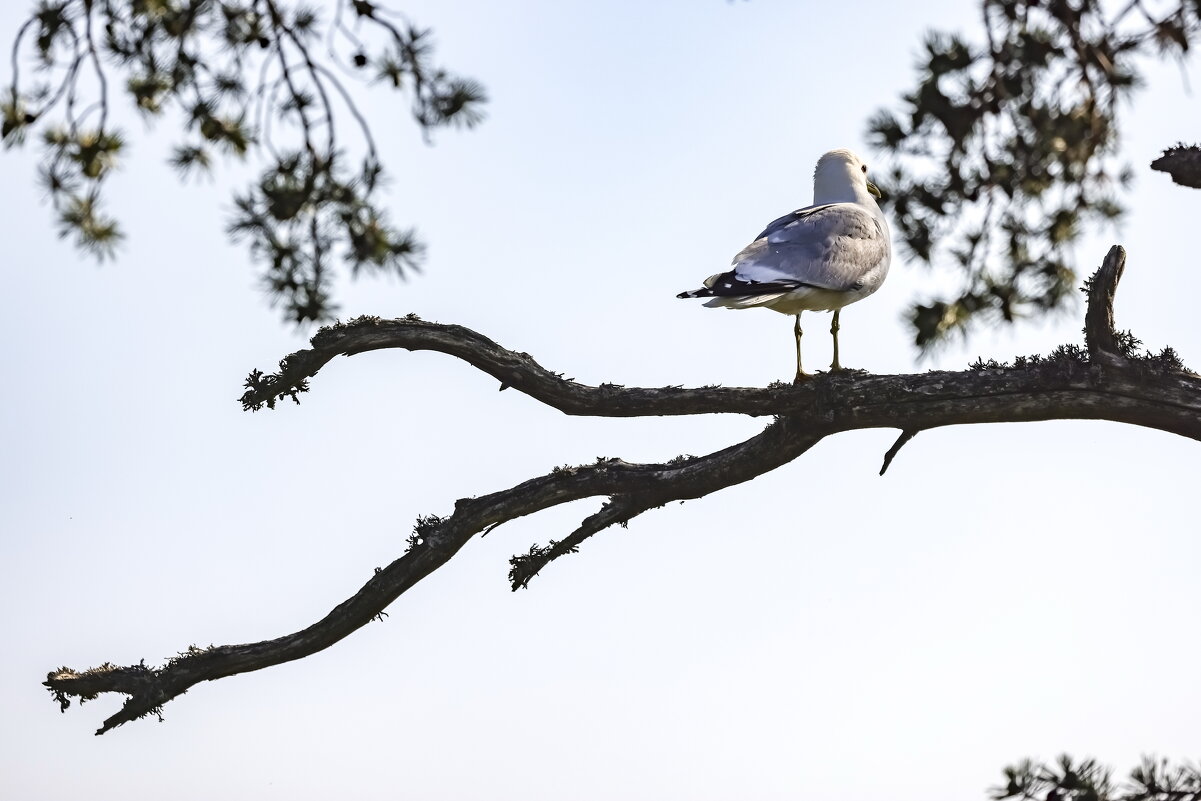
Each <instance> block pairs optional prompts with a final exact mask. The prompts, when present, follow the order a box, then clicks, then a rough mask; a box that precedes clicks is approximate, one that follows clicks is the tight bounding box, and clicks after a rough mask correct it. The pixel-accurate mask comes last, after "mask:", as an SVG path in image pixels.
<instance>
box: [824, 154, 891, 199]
mask: <svg viewBox="0 0 1201 801" xmlns="http://www.w3.org/2000/svg"><path fill="white" fill-rule="evenodd" d="M868 195H874V196H875V197H880V190H879V189H877V188H876V185H875V184H873V183H872V182H871V181H869V180H867V165H866V164H864V163H863V160H862V159H860V158H859V157H858V156H856V155H855V154H854V153H852V152H851V151H849V150H845V149H840V150H831V151H830V152H829V153H826V154H825V155H823V156H822V157H821V158H820V159H818V160H817V169H816V170H814V171H813V202H814V203H815V204H818V203H855V202H860V203H862V202H863V200H864V198H865V197H866V196H868Z"/></svg>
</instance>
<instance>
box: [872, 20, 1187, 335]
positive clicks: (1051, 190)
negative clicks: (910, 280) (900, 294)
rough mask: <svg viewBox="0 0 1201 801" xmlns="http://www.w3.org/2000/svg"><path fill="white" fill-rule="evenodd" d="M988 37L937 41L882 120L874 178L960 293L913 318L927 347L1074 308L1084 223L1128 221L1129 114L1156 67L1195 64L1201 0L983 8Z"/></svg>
mask: <svg viewBox="0 0 1201 801" xmlns="http://www.w3.org/2000/svg"><path fill="white" fill-rule="evenodd" d="M981 10H982V14H983V28H984V30H983V38H984V41H983V43H977V42H971V41H968V40H967V39H965V38H963V37H961V36H958V35H951V34H946V33H939V32H934V33H931V34H930V35H929V36H928V38H927V40H926V42H925V46H924V51H923V52H922V54H921V56H920V61H919V65H918V72H919V75H918V85H917V87H916V88H915V89H914V90H913V91H911V92H909V93H908V94H906V95H905V96H904V97H903V100H902V107H901V110H899V111H896V112H893V111H880V112H877V114H876V115H875V116H874V117H873V118H872V120H871V122H870V124H869V135H870V138H871V141H872V143H873V144H874V145H875V146H876V147H878V148H879V149H881V150H882V151H884V152H885V153H887V154H888V155H889V156H890V157H891V158H892V160H893V169H892V171H891V176H890V177H889V178H884V179H883V180H877V183H878V184H879V185H880V187H881V189H883V190H884V192H885V200H886V201H887V203H886V205H888V206H891V209H892V212H893V217H894V219H895V220H896V224H897V228H898V234H899V239H900V241H901V242H902V244H903V246H904V250H906V251H907V252H908V253H909V254H910V255H911V256H912V257H914V258H917V259H918V260H920V261H923V262H926V263H927V264H931V263H944V262H949V263H950V264H953V265H954V266H955V268H956V269H957V270H958V271H959V272H960V273H961V274H962V277H963V281H962V283H961V287H960V289H959V291H958V293H957V294H954V295H953V296H950V297H942V298H935V299H933V300H930V301H928V302H926V303H919V304H915V305H914V307H913V308H912V309H911V310H910V317H911V320H912V322H913V325H914V334H915V341H916V343H917V344H918V346H919V347H922V348H929V347H930V346H932V345H934V344H936V343H938V342H940V341H943V340H945V338H946V337H947V336H948V335H951V334H955V333H960V334H961V333H964V332H966V330H967V329H968V327H969V324H972V323H976V322H979V321H980V320H981V319H984V320H991V321H996V320H1004V321H1007V322H1011V321H1013V320H1014V319H1016V318H1018V317H1022V316H1029V315H1036V314H1042V313H1045V312H1048V311H1050V310H1052V309H1056V308H1059V307H1061V306H1062V305H1063V304H1064V302H1065V300H1066V299H1067V298H1068V297H1069V296H1070V291H1071V289H1072V287H1073V286H1074V284H1075V281H1076V275H1075V271H1074V269H1073V266H1072V259H1071V247H1072V245H1073V243H1074V242H1076V240H1077V239H1078V238H1079V237H1080V235H1081V233H1082V232H1083V231H1084V230H1085V228H1086V227H1087V226H1089V225H1092V224H1097V223H1100V222H1105V221H1115V220H1117V219H1118V218H1120V216H1121V215H1122V213H1123V209H1122V207H1121V205H1120V204H1119V202H1118V200H1117V198H1116V192H1117V190H1118V189H1120V188H1122V187H1123V186H1125V185H1126V184H1127V182H1128V181H1129V180H1130V178H1131V172H1130V170H1129V169H1128V168H1127V167H1124V166H1122V165H1121V164H1119V163H1118V159H1117V148H1118V131H1119V126H1118V121H1119V120H1118V117H1119V111H1120V110H1121V109H1122V108H1123V103H1125V102H1126V101H1128V100H1129V98H1130V96H1131V94H1132V92H1133V91H1134V90H1135V89H1136V88H1137V87H1138V85H1139V82H1140V77H1139V69H1138V62H1139V59H1140V58H1144V57H1164V58H1184V57H1185V56H1186V54H1187V53H1188V51H1189V49H1190V46H1191V44H1193V43H1194V42H1195V41H1196V39H1197V36H1198V32H1199V30H1201V0H1171V2H1158V3H1157V2H1154V0H1146V2H1142V0H1130V1H1129V2H1121V3H1114V2H1104V3H1103V2H1101V0H983V1H982V3H981Z"/></svg>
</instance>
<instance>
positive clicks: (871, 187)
mask: <svg viewBox="0 0 1201 801" xmlns="http://www.w3.org/2000/svg"><path fill="white" fill-rule="evenodd" d="M867 191H868V194H870V195H874V196H876V197H881V198H882V197H884V196H883V195H881V194H880V188H879V187H878V186H876V185H875V184H873V183H872V182H871V181H868V182H867Z"/></svg>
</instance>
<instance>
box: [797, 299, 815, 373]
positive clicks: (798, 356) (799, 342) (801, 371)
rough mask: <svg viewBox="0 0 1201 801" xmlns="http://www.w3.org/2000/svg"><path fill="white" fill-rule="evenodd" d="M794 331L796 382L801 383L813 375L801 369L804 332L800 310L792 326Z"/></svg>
mask: <svg viewBox="0 0 1201 801" xmlns="http://www.w3.org/2000/svg"><path fill="white" fill-rule="evenodd" d="M792 333H793V335H794V336H796V383H800V382H801V381H804V380H805V379H807V378H812V377H813V376H811V375H809V374H808V373H806V372H805V371H804V370H802V369H801V335H802V333H803V332H802V331H801V314H800V312H797V316H796V323H795V324H793V326H792Z"/></svg>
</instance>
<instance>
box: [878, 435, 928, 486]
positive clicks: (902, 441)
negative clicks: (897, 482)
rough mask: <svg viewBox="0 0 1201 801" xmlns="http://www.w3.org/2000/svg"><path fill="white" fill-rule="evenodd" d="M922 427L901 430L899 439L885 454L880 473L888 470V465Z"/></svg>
mask: <svg viewBox="0 0 1201 801" xmlns="http://www.w3.org/2000/svg"><path fill="white" fill-rule="evenodd" d="M919 430H920V429H916V428H913V429H908V430H905V431H902V432H901V436H899V437H897V441H896V442H894V443H892V447H891V448H889V449H888V452H887V453H885V454H884V464H882V465H881V466H880V475H884V474H885V473H886V472H887V471H888V466H889V465H891V464H892V460H893V459H895V458H896V456H897V454H898V453H900V452H901V448H904V447H905V445H906V444H907V443H908V442H909V440H911V439H913V438H914V437H916V436H917V434H918V431H919Z"/></svg>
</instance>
